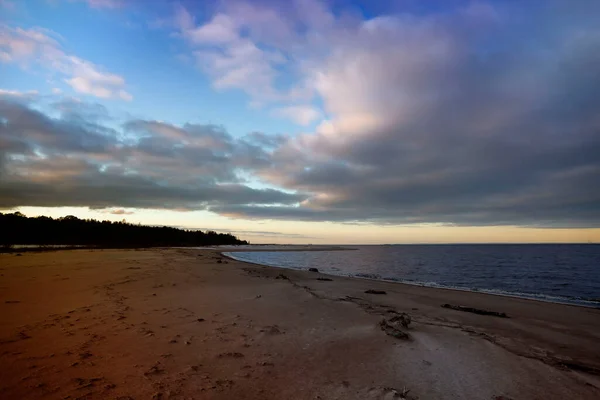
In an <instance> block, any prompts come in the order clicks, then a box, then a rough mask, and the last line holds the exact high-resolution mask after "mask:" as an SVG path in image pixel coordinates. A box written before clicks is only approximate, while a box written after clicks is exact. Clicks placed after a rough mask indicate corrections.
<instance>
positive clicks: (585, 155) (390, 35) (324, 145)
mask: <svg viewBox="0 0 600 400" xmlns="http://www.w3.org/2000/svg"><path fill="white" fill-rule="evenodd" d="M590 6H592V4H590ZM593 7H594V8H595V9H598V6H593ZM583 9H584V8H583V7H581V9H578V8H577V7H574V8H573V9H570V10H565V8H564V7H557V8H556V9H555V10H554V12H556V13H557V14H554V13H551V14H548V15H544V13H543V12H542V11H541V10H533V11H532V10H528V14H527V15H526V16H525V17H526V18H525V19H524V20H522V21H515V19H513V18H512V15H511V14H510V12H511V11H512V10H510V9H507V10H502V11H504V12H505V13H504V14H503V13H501V12H499V13H498V14H497V15H496V14H494V20H493V21H491V22H490V23H489V24H487V25H489V26H491V28H486V27H485V26H487V25H486V24H480V23H478V21H481V20H482V19H483V18H490V16H491V15H492V14H490V13H489V12H488V11H490V10H488V11H486V13H487V14H486V15H482V10H467V11H469V12H467V11H461V12H459V13H457V14H453V15H450V16H434V17H423V18H417V17H414V18H406V17H404V16H401V17H397V18H385V19H375V20H372V21H370V22H369V23H368V24H369V26H368V29H365V30H359V31H358V32H357V33H356V34H355V35H354V36H351V37H348V38H347V40H349V41H350V39H353V40H352V41H351V43H352V44H351V46H348V47H347V48H344V50H343V51H340V52H337V53H335V54H334V55H332V56H331V57H329V58H328V59H327V60H325V62H324V64H323V65H322V66H321V70H320V72H321V75H320V77H321V78H320V79H321V80H322V81H323V82H322V84H321V89H320V94H321V96H322V97H323V99H324V103H325V106H326V107H327V108H328V109H329V111H330V112H331V115H332V119H331V121H330V122H329V123H328V124H326V125H322V126H321V127H320V128H318V129H317V132H315V133H311V134H306V135H301V136H300V137H298V138H295V139H291V140H289V141H288V142H287V143H285V144H283V145H282V146H280V147H279V148H278V149H276V150H275V151H274V153H273V156H272V160H273V163H272V164H271V165H270V166H268V167H267V168H265V169H263V170H261V171H259V174H260V175H261V176H262V177H263V178H264V179H266V180H269V181H271V182H274V183H277V184H279V185H281V186H283V187H287V188H290V189H292V188H293V189H296V190H301V191H303V192H308V193H311V194H312V195H311V197H310V198H309V199H308V200H307V201H306V202H304V203H302V204H301V206H300V207H285V206H284V207H281V206H279V207H262V206H247V205H241V206H231V205H222V206H215V207H214V208H212V209H213V210H215V211H217V212H221V213H226V214H228V215H237V216H242V217H249V218H273V219H291V220H296V219H299V220H319V221H321V220H330V221H370V222H375V223H380V224H381V223H383V224H387V223H390V224H399V223H400V224H402V223H446V224H459V225H527V226H544V227H598V226H600V184H598V182H600V120H599V119H598V111H597V110H598V109H600V95H599V94H598V93H600V92H599V89H600V75H599V74H598V73H597V71H599V70H600V56H599V55H600V30H598V29H597V27H596V26H595V25H593V24H592V23H591V21H590V19H589V18H585V16H583V14H582V13H581V11H582V10H583ZM566 11H569V18H566V19H564V20H561V19H560V18H559V14H558V13H561V12H562V13H564V12H566ZM588 12H589V9H588ZM574 14H578V15H574ZM536 16H543V17H544V18H543V19H542V21H540V22H537V21H535V20H534V17H536ZM527 18H531V19H527ZM550 20H551V22H549V21H550ZM514 35H518V36H519V38H518V40H516V39H515V37H514ZM523 36H526V37H528V40H523ZM357 77H360V79H358V78H357Z"/></svg>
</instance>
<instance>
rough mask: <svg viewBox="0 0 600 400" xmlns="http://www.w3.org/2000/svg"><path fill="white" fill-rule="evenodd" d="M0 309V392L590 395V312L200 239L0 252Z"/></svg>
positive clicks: (598, 381) (598, 384) (594, 390)
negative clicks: (396, 320)
mask: <svg viewBox="0 0 600 400" xmlns="http://www.w3.org/2000/svg"><path fill="white" fill-rule="evenodd" d="M315 267H317V268H318V265H315ZM317 278H330V279H332V280H331V281H327V280H317ZM366 290H379V291H385V292H386V294H367V293H365V291H366ZM445 303H450V304H453V305H463V306H468V307H477V308H481V309H487V310H493V311H498V312H505V313H506V314H507V315H508V316H509V318H499V317H495V316H487V315H477V314H472V313H468V312H462V311H456V310H452V309H446V308H442V307H441V305H442V304H445ZM0 312H1V314H0V315H1V317H2V318H1V319H0V365H1V366H2V368H0V398H1V399H42V398H43V399H122V400H126V399H136V400H138V399H323V400H325V399H400V398H406V399H497V400H499V399H505V400H506V399H561V400H563V399H598V398H600V310H595V309H590V308H583V307H575V306H567V305H560V304H550V303H543V302H537V301H532V300H524V299H515V298H508V297H500V296H492V295H486V294H479V293H468V292H459V291H452V290H444V289H432V288H422V287H416V286H409V285H402V284H395V283H386V282H376V281H369V280H362V279H352V278H342V277H334V276H326V275H322V274H320V273H315V272H308V271H292V270H285V269H279V268H269V267H262V266H257V265H251V264H246V263H242V262H238V261H234V260H231V259H226V258H223V257H222V256H220V255H219V253H218V251H215V250H192V249H154V250H141V251H135V250H128V251H123V250H118V251H117V250H102V251H101V250H96V251H91V250H71V251H55V252H44V253H23V255H22V256H16V255H14V254H1V255H0ZM399 313H406V314H408V315H410V317H411V319H412V322H411V324H410V325H409V328H408V329H404V328H402V331H403V332H404V333H406V334H407V335H408V339H398V338H396V337H393V336H390V335H387V334H386V333H385V332H384V331H383V330H382V329H381V327H380V321H381V320H382V319H384V318H387V319H388V320H389V319H390V318H391V317H393V316H395V315H399Z"/></svg>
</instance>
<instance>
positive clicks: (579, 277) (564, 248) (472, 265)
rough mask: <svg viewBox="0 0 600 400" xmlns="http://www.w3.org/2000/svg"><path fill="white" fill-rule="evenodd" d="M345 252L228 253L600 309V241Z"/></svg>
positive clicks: (359, 248)
mask: <svg viewBox="0 0 600 400" xmlns="http://www.w3.org/2000/svg"><path fill="white" fill-rule="evenodd" d="M353 248H355V249H356V250H347V251H346V250H345V251H286V252H277V251H260V252H244V251H241V252H230V253H227V254H228V255H229V256H232V257H233V258H236V259H239V260H242V261H249V262H253V263H257V264H264V265H270V266H275V267H282V268H293V269H308V268H310V267H315V268H318V269H319V271H320V272H323V273H327V274H332V275H344V276H354V277H362V278H370V279H380V280H388V281H397V282H404V283H409V284H415V285H422V286H432V287H445V288H452V289H459V290H470V291H480V292H486V293H493V294H500V295H508V296H516V297H525V298H533V299H538V300H545V301H551V302H558V303H568V304H576V305H583V306H591V307H600V245H597V244H559V245H555V244H533V245H391V246H390V245H386V246H357V247H353Z"/></svg>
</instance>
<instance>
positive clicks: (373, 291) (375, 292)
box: [365, 289, 387, 294]
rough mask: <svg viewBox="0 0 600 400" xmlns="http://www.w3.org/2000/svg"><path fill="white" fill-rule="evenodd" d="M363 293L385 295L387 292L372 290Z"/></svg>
mask: <svg viewBox="0 0 600 400" xmlns="http://www.w3.org/2000/svg"><path fill="white" fill-rule="evenodd" d="M365 293H368V294H387V292H386V291H385V290H374V289H369V290H365Z"/></svg>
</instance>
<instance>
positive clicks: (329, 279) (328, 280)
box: [317, 278, 333, 282]
mask: <svg viewBox="0 0 600 400" xmlns="http://www.w3.org/2000/svg"><path fill="white" fill-rule="evenodd" d="M317 280H318V281H327V282H330V281H332V280H333V279H331V278H317Z"/></svg>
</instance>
